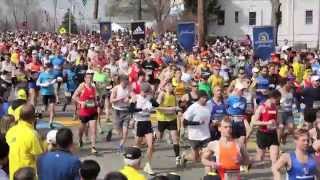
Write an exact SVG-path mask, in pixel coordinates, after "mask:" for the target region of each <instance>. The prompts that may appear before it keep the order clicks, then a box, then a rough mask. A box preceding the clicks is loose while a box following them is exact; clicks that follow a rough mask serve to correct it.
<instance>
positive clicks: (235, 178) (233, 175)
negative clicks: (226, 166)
mask: <svg viewBox="0 0 320 180" xmlns="http://www.w3.org/2000/svg"><path fill="white" fill-rule="evenodd" d="M224 179H225V180H240V173H239V172H238V171H235V172H226V173H224Z"/></svg>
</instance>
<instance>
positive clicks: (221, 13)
mask: <svg viewBox="0 0 320 180" xmlns="http://www.w3.org/2000/svg"><path fill="white" fill-rule="evenodd" d="M224 16H225V11H218V22H217V23H218V25H224V18H225V17H224Z"/></svg>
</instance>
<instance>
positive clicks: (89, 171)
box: [80, 160, 100, 180]
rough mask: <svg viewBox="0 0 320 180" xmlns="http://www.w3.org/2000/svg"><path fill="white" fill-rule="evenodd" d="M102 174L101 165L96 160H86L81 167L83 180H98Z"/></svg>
mask: <svg viewBox="0 0 320 180" xmlns="http://www.w3.org/2000/svg"><path fill="white" fill-rule="evenodd" d="M99 172H100V166H99V164H98V163H97V162H96V161H94V160H84V161H83V162H82V163H81V166H80V177H81V180H96V179H97V177H98V175H99Z"/></svg>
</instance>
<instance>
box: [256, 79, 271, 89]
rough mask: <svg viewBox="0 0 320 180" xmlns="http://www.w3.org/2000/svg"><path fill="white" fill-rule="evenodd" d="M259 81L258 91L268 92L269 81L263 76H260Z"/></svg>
mask: <svg viewBox="0 0 320 180" xmlns="http://www.w3.org/2000/svg"><path fill="white" fill-rule="evenodd" d="M256 81H257V90H266V89H268V88H269V84H270V83H269V80H268V79H267V78H265V77H263V76H258V77H257V78H256Z"/></svg>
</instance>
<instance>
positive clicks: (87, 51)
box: [0, 32, 320, 180]
mask: <svg viewBox="0 0 320 180" xmlns="http://www.w3.org/2000/svg"><path fill="white" fill-rule="evenodd" d="M0 58H1V63H0V72H1V76H0V94H1V96H0V97H1V99H0V100H1V101H0V103H1V104H0V105H1V106H0V107H1V108H0V117H1V120H0V124H1V134H2V138H0V139H1V143H0V144H1V147H0V152H1V153H0V179H1V180H2V178H3V179H8V178H10V179H16V180H20V179H23V177H27V176H37V177H38V178H39V179H40V180H57V179H59V180H70V179H78V178H80V177H81V178H82V179H84V180H87V179H88V180H89V179H95V178H96V177H97V175H98V174H99V171H100V167H99V165H98V164H97V163H96V162H95V161H90V160H89V161H84V162H80V160H79V158H78V157H76V155H75V154H73V153H74V151H75V149H76V148H75V145H74V144H76V145H78V146H80V148H81V147H82V146H84V143H83V139H84V138H85V137H89V139H90V141H91V144H90V148H91V149H90V151H91V153H92V154H98V153H99V152H98V150H97V148H96V137H97V134H98V133H102V134H104V135H105V138H104V139H105V141H106V143H105V146H108V143H107V142H109V141H114V139H113V137H114V136H116V137H120V141H119V143H118V151H119V152H120V153H122V154H123V156H124V163H125V166H124V168H123V169H121V170H119V172H112V173H109V174H108V175H106V177H105V179H108V178H109V179H112V180H118V179H119V180H120V179H128V180H142V179H145V177H144V176H143V174H141V173H139V169H140V165H141V162H142V161H141V159H142V157H143V156H142V155H141V154H142V152H141V150H140V149H141V148H143V147H146V151H145V154H146V155H145V161H144V162H146V163H145V164H144V165H143V166H142V165H141V168H142V169H143V170H144V171H145V172H146V173H147V174H149V175H154V174H155V172H154V171H153V167H156V165H155V164H153V163H152V159H153V154H156V153H157V149H155V148H154V144H156V143H164V141H167V143H168V144H170V146H172V151H173V154H174V156H175V158H174V159H172V161H174V162H175V164H176V166H177V167H178V168H184V167H186V166H189V164H190V163H196V162H201V163H202V165H203V166H204V169H205V172H206V174H205V178H208V179H213V178H220V179H222V180H224V179H225V180H230V179H231V180H233V179H239V178H240V173H241V172H245V173H250V168H254V167H255V166H258V165H261V164H262V165H263V164H264V165H265V164H268V163H267V161H269V160H270V161H271V165H270V166H269V167H268V168H272V172H273V175H274V179H276V180H280V179H283V178H284V174H287V176H288V178H289V179H290V180H296V179H304V180H316V179H319V177H320V154H319V153H320V116H319V115H318V113H317V112H318V110H319V108H320V63H319V60H320V57H319V54H318V52H317V51H312V50H295V49H293V48H292V47H290V46H288V45H287V43H285V45H283V46H280V47H278V48H277V51H276V52H275V53H274V54H272V56H271V58H270V59H268V60H261V59H259V58H258V57H256V56H255V55H254V53H253V49H252V45H251V41H250V39H247V40H246V41H235V40H232V39H230V38H228V37H217V38H215V39H213V40H212V41H208V42H206V45H204V46H201V47H198V46H194V47H193V50H192V52H186V51H184V49H183V48H182V47H180V46H179V43H178V40H177V37H176V35H175V34H174V33H164V34H161V35H155V34H150V35H149V36H148V37H147V38H146V39H145V40H140V41H134V40H133V39H132V38H131V37H130V35H129V34H128V33H124V32H117V33H114V34H113V36H112V39H110V40H109V41H108V42H104V41H102V40H101V38H100V36H99V35H98V34H91V35H71V36H68V35H57V34H52V33H36V32H33V33H28V32H16V33H12V32H8V33H1V34H0ZM62 92H63V93H62ZM58 104H60V105H59V106H58ZM58 108H61V109H58ZM56 111H66V112H72V113H73V119H74V121H80V126H79V130H78V137H75V138H74V139H75V140H74V139H73V134H72V131H71V130H70V129H67V128H61V129H58V130H56V129H57V128H56V127H55V123H54V121H55V112H56ZM44 114H48V119H49V128H51V129H53V130H51V131H50V132H49V133H48V134H47V135H42V136H43V137H42V136H39V135H38V133H37V131H35V130H36V129H35V127H36V122H37V119H41V118H43V117H42V116H43V115H44ZM44 118H45V119H46V117H44ZM104 122H112V129H111V130H109V131H108V132H103V129H104V128H103V127H102V126H103V123H104ZM130 129H133V135H134V137H135V141H134V144H132V143H128V142H127V139H128V134H131V130H130ZM254 136H256V138H254ZM76 139H77V140H78V142H76ZM292 140H293V142H294V145H295V149H292V150H290V151H288V152H283V151H284V150H283V149H282V148H283V147H284V145H285V144H286V143H287V141H290V142H291V141H292ZM253 141H254V143H255V144H256V145H257V146H256V152H255V153H254V154H255V156H249V154H248V151H247V144H248V142H253ZM182 145H183V146H188V147H190V151H189V150H186V151H182V148H181V147H182ZM266 153H268V154H269V155H270V158H267V159H266V161H265V155H266ZM8 162H9V163H8ZM8 164H9V165H8ZM21 168H22V169H21ZM173 171H174V170H173ZM79 172H80V173H79ZM169 176H170V175H169ZM172 176H174V175H172ZM5 177H6V178H5ZM156 178H158V179H165V178H166V177H164V176H161V177H160V176H159V177H155V179H156Z"/></svg>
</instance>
